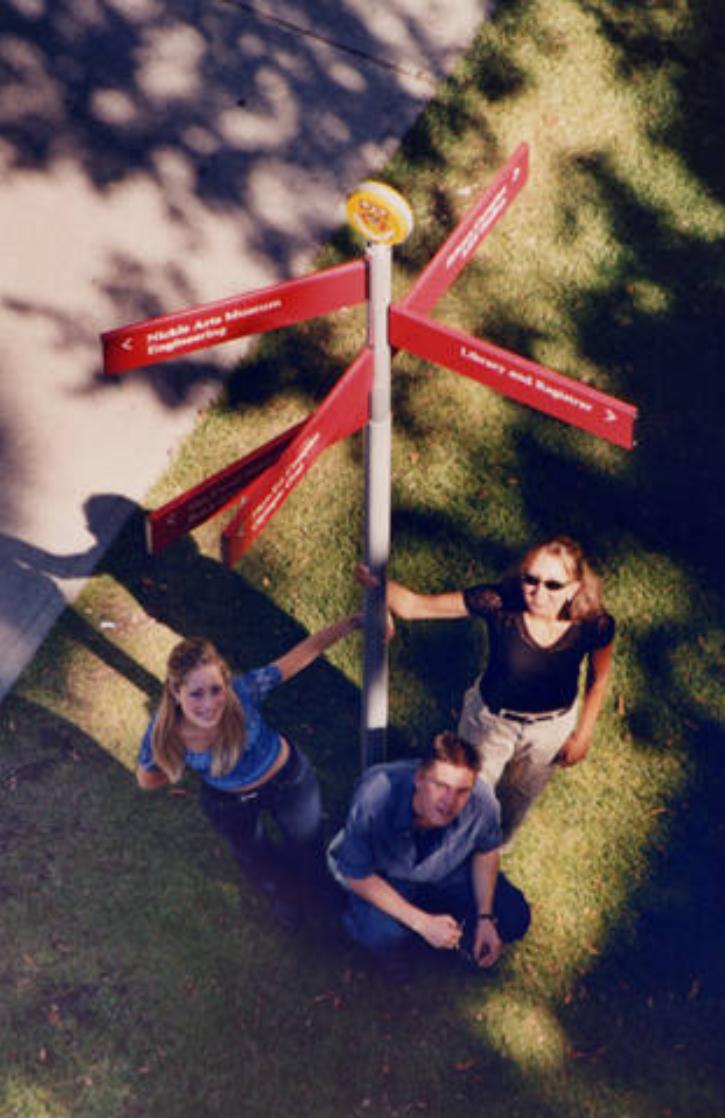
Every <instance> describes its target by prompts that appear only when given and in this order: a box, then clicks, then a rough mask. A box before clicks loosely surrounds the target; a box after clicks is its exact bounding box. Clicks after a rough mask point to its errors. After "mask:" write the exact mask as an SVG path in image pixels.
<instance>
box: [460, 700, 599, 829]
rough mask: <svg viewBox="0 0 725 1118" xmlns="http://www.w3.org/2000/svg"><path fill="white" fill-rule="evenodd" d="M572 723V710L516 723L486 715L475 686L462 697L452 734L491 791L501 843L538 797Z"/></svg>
mask: <svg viewBox="0 0 725 1118" xmlns="http://www.w3.org/2000/svg"><path fill="white" fill-rule="evenodd" d="M576 722H577V708H576V705H574V706H573V707H571V709H570V710H567V711H564V712H563V714H559V715H556V716H554V717H552V718H547V719H545V720H542V721H531V722H518V721H514V720H513V719H509V718H505V717H503V716H502V715H500V714H494V713H493V712H492V711H490V710H489V709H488V707H487V706H486V704H485V703H484V701H483V699H482V697H481V692H480V690H479V680H476V682H475V683H474V684H473V686H472V687H469V689H468V691H466V694H465V696H464V699H463V710H462V712H461V717H460V721H459V723H458V733H459V735H460V737H462V738H464V739H465V740H466V741H468V742H470V743H471V745H475V746H476V748H477V749H478V752H479V756H480V758H481V764H480V773H481V776H482V777H483V779H484V780H486V781H488V783H489V784H490V785H491V787H492V788H494V789H495V791H496V798H497V800H498V802H499V803H500V805H501V827H502V830H503V837H504V842H508V841H509V840H510V839H511V837H512V836H513V834H514V832H515V831H516V830H517V828H518V827H520V826H521V824H522V822H523V820H524V816H525V815H526V813H527V812H528V810H529V808H530V807H531V805H532V804H533V802H534V800H535V799H536V798H537V797H538V796H540V795H541V793H542V792H543V791H544V788H545V787H546V785H547V784H548V782H549V780H550V779H551V776H552V775H553V773H554V771H555V767H556V766H555V762H556V758H557V756H558V754H559V751H560V750H561V747H562V746H563V745H564V743H565V742H566V740H567V738H568V737H569V735H570V734H571V733H572V731H573V730H574V729H575V727H576Z"/></svg>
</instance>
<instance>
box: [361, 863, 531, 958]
mask: <svg viewBox="0 0 725 1118" xmlns="http://www.w3.org/2000/svg"><path fill="white" fill-rule="evenodd" d="M389 881H390V885H392V886H393V888H394V889H395V890H396V891H397V892H398V893H400V894H401V896H403V897H405V899H406V900H408V901H410V902H411V904H414V905H416V906H417V907H418V908H422V909H423V910H424V911H425V912H431V913H446V914H448V915H450V916H453V917H454V918H455V919H456V920H457V921H458V923H459V924H461V925H462V927H463V938H462V943H461V946H462V947H464V948H465V949H466V950H469V951H470V950H471V946H472V943H473V937H474V935H475V930H476V923H477V920H478V906H477V903H476V898H475V896H474V893H473V887H472V884H471V866H470V862H465V863H464V865H463V866H461V867H459V869H458V870H456V871H455V872H454V873H452V874H450V875H449V876H448V877H446V878H444V879H443V880H442V881H438V882H434V883H430V882H427V883H425V884H418V883H417V882H412V881H401V880H400V879H398V878H391V879H389ZM493 911H494V915H495V916H496V920H497V925H498V934H499V936H500V937H501V939H502V940H503V942H504V943H511V942H512V941H513V940H516V939H521V938H522V936H524V935H526V932H527V930H528V927H529V924H530V923H531V910H530V909H529V906H528V903H527V901H526V898H525V897H524V894H523V893H522V892H521V890H520V889H517V888H516V886H515V885H512V884H511V882H510V881H509V880H508V878H507V877H506V876H505V875H504V874H502V873H499V875H498V879H497V882H496V893H495V895H494V903H493ZM344 921H345V927H346V928H347V930H348V932H349V933H350V935H351V936H352V938H353V939H354V940H356V941H357V942H358V943H360V944H362V946H363V947H367V948H368V949H369V950H370V951H375V952H377V953H381V952H387V951H390V950H393V949H398V948H400V947H402V946H403V945H404V944H405V943H406V942H412V941H414V940H416V939H417V938H418V937H417V936H416V934H415V932H412V931H411V930H410V928H407V927H406V926H405V925H404V924H401V923H400V922H399V921H398V920H395V919H394V918H393V917H392V916H388V915H387V914H386V913H384V912H381V910H380V909H379V908H377V907H376V906H375V905H372V904H369V903H368V902H367V901H364V900H363V899H362V898H361V897H358V896H357V895H356V894H355V893H348V899H347V911H346V912H345V916H344Z"/></svg>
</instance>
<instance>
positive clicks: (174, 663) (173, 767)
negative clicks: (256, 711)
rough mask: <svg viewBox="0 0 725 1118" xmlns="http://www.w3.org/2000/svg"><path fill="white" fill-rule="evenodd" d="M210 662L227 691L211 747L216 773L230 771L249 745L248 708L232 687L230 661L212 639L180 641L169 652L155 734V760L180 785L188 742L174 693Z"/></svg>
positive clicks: (201, 638) (169, 777) (153, 733)
mask: <svg viewBox="0 0 725 1118" xmlns="http://www.w3.org/2000/svg"><path fill="white" fill-rule="evenodd" d="M207 665H213V666H214V667H217V668H218V669H219V671H220V672H221V675H222V678H223V680H224V686H225V687H226V692H227V697H226V705H225V707H224V711H223V713H222V717H221V720H220V722H219V734H218V737H217V738H216V739H215V741H214V744H213V745H212V747H211V754H212V762H211V773H212V776H221V775H222V774H223V773H228V772H230V770H231V769H233V768H234V766H235V765H236V763H237V761H238V760H239V758H240V757H241V755H242V753H243V752H244V749H245V746H246V726H245V722H244V711H243V710H242V707H241V704H240V702H239V700H238V698H237V696H236V695H235V694H234V691H233V690H232V686H231V672H230V671H229V665H228V664H227V662H226V660H224V658H223V657H222V656H221V655H220V654H219V652H218V651H217V649H216V648H215V647H214V645H213V644H212V643H211V641H208V640H206V639H205V638H203V637H191V638H189V639H188V640H183V641H179V643H178V644H177V645H175V646H174V647H173V648H172V650H171V653H170V655H169V659H168V662H167V672H166V682H165V683H164V689H163V692H162V695H161V702H160V703H159V709H158V711H157V714H156V721H155V722H154V728H153V731H152V736H151V746H152V752H153V759H154V762H155V763H156V764H157V765H158V766H159V768H160V769H161V771H162V772H163V773H164V775H165V776H166V777H167V778H168V780H169V781H170V782H171V783H172V784H177V783H178V782H179V780H181V777H182V775H183V772H184V743H183V741H182V740H181V735H180V733H179V724H180V721H181V718H182V714H181V710H180V708H179V703H178V700H177V699H176V696H175V694H174V692H175V691H178V689H179V687H181V685H182V684H183V683H184V680H185V679H186V678H187V676H188V675H189V674H190V673H191V672H193V671H196V669H197V668H201V667H205V666H207Z"/></svg>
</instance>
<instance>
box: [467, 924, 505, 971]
mask: <svg viewBox="0 0 725 1118" xmlns="http://www.w3.org/2000/svg"><path fill="white" fill-rule="evenodd" d="M502 947H503V944H502V943H501V939H500V937H499V934H498V931H497V928H496V925H495V924H494V922H493V920H479V921H478V924H477V925H476V935H475V937H474V940H473V958H474V959H475V960H476V962H477V963H478V965H479V967H492V966H493V964H494V963H495V962H496V960H497V959H498V957H499V955H500V954H501V949H502Z"/></svg>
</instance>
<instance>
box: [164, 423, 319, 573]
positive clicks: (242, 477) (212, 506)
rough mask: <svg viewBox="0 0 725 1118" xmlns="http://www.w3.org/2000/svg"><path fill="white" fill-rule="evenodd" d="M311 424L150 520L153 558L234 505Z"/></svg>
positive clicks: (288, 433) (233, 465) (200, 486)
mask: <svg viewBox="0 0 725 1118" xmlns="http://www.w3.org/2000/svg"><path fill="white" fill-rule="evenodd" d="M306 422H307V420H302V422H301V423H296V424H295V425H294V426H293V427H289V428H288V429H287V430H286V431H283V432H282V434H280V435H277V436H276V437H275V438H273V439H270V440H269V442H266V443H264V444H263V445H262V446H259V447H257V449H256V450H253V451H251V453H249V454H246V455H244V457H243V458H239V459H238V460H237V461H236V462H232V463H231V464H230V465H229V466H225V467H224V469H222V470H219V471H218V472H217V473H216V474H212V475H211V476H210V477H207V478H205V479H204V481H202V482H200V483H199V484H198V485H195V486H193V487H192V488H191V489H187V490H185V492H183V493H180V494H179V495H178V496H177V497H174V498H173V500H171V501H168V502H167V503H166V504H165V505H161V506H160V507H159V508H157V509H154V510H153V511H152V512H150V513H148V515H147V517H146V542H147V546H148V549H149V551H150V552H151V554H152V555H156V554H158V552H159V551H163V549H164V548H165V547H168V546H169V544H171V543H173V542H174V540H177V539H179V537H180V536H184V535H186V533H187V532H191V531H192V529H194V528H197V527H198V526H199V524H203V523H204V521H205V520H208V519H209V517H210V516H213V515H214V514H215V513H217V512H220V511H221V510H222V509H224V508H226V507H227V506H228V505H231V504H233V503H234V502H235V500H236V499H237V498H238V496H239V491H240V490H241V489H243V487H244V486H246V485H249V484H250V483H251V482H253V481H255V480H256V479H257V478H258V477H259V476H260V474H263V473H264V471H265V470H267V469H269V468H270V467H271V466H273V465H274V464H275V462H276V461H277V460H278V459H279V457H280V455H281V454H282V453H283V452H284V451H285V450H286V448H287V447H288V446H289V445H290V443H291V442H292V440H293V439H294V438H295V437H296V435H298V434H299V432H300V430H301V429H302V427H303V426H304V424H305V423H306Z"/></svg>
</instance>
